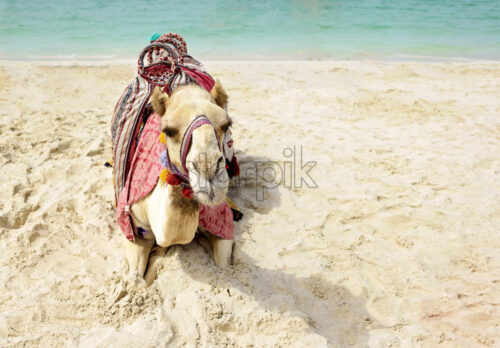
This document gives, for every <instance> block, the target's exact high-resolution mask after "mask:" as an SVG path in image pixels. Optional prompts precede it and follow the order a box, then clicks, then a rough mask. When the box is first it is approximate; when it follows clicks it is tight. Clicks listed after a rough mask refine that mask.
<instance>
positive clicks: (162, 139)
mask: <svg viewBox="0 0 500 348" xmlns="http://www.w3.org/2000/svg"><path fill="white" fill-rule="evenodd" d="M158 140H159V141H160V143H162V144H166V143H167V138H165V133H163V132H161V134H160V137H159V138H158Z"/></svg>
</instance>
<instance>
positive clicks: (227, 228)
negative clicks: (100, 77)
mask: <svg viewBox="0 0 500 348" xmlns="http://www.w3.org/2000/svg"><path fill="white" fill-rule="evenodd" d="M160 134H161V117H160V116H158V115H157V114H154V113H153V114H151V115H150V116H149V118H148V120H147V122H146V124H145V126H144V128H143V130H142V133H141V137H140V139H139V142H138V144H137V149H136V151H135V155H134V158H133V160H132V163H131V169H130V172H129V175H128V177H127V181H126V182H125V186H124V188H123V190H122V192H121V193H120V196H119V198H118V206H117V209H116V218H117V220H118V225H119V226H120V228H121V229H122V232H123V234H124V235H125V237H127V239H128V240H134V237H135V236H134V230H133V228H132V222H131V217H130V207H131V206H132V204H134V203H135V202H137V201H139V200H141V199H142V198H144V197H145V196H146V195H147V194H148V193H150V192H151V191H152V190H153V189H154V188H155V186H156V184H157V182H158V178H159V176H160V172H161V170H162V169H163V166H162V164H161V162H160V160H159V158H160V155H161V153H162V152H164V151H165V150H166V146H165V144H163V143H161V142H160V141H159V140H158V138H159V137H160ZM199 224H200V225H201V226H203V227H204V228H205V229H207V230H208V231H210V232H211V233H213V234H214V235H216V236H218V237H220V238H224V239H233V230H234V223H233V212H232V210H231V208H230V207H229V206H228V204H227V203H222V204H220V205H217V206H213V207H211V206H204V205H200V214H199ZM145 233H147V231H144V230H143V229H138V234H139V235H141V236H142V235H144V234H145Z"/></svg>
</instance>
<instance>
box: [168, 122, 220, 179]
mask: <svg viewBox="0 0 500 348" xmlns="http://www.w3.org/2000/svg"><path fill="white" fill-rule="evenodd" d="M205 124H209V125H210V126H212V127H213V129H214V134H215V138H216V139H217V145H218V146H219V150H220V149H221V147H220V141H219V137H218V135H217V131H216V130H215V127H214V125H213V124H212V122H210V120H209V119H208V117H207V116H205V115H198V116H196V117H195V119H194V120H193V121H192V122H191V124H190V125H189V126H188V128H187V129H186V131H185V132H184V135H183V136H182V141H181V149H180V158H181V165H182V170H180V169H179V168H177V166H176V165H175V164H173V163H172V161H171V160H170V156H169V154H168V147H167V149H166V151H165V159H166V161H165V162H166V163H165V164H166V167H167V169H168V170H170V172H172V174H174V175H176V176H178V177H179V178H181V179H182V181H183V182H184V183H185V184H189V174H188V169H187V167H186V158H187V155H188V152H189V146H190V145H191V140H192V138H193V132H194V130H195V129H197V128H199V127H201V126H203V125H205Z"/></svg>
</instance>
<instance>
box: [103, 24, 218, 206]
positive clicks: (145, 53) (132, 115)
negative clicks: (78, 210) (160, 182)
mask: <svg viewBox="0 0 500 348" xmlns="http://www.w3.org/2000/svg"><path fill="white" fill-rule="evenodd" d="M192 83H194V84H198V85H200V86H202V87H204V88H205V89H206V90H207V91H211V90H212V88H213V86H214V85H215V81H214V79H213V78H212V77H211V76H210V75H209V74H208V73H207V72H206V70H205V68H204V67H203V65H202V64H201V63H200V62H199V61H197V60H196V59H194V58H193V57H191V56H189V55H188V54H187V48H186V43H185V41H184V39H183V38H182V37H181V36H180V35H178V34H174V33H169V34H164V35H162V36H160V37H159V38H158V39H157V40H155V41H154V42H152V43H151V44H150V45H148V46H146V47H145V48H144V49H143V50H142V52H141V54H140V55H139V59H138V70H137V76H136V77H135V79H134V80H132V82H131V83H130V84H129V85H128V86H127V88H126V89H125V91H124V92H123V94H122V96H121V97H120V99H119V100H118V102H117V103H116V106H115V110H114V116H113V119H112V121H111V139H112V150H113V163H114V165H113V184H114V188H115V202H118V197H119V195H120V192H121V191H122V189H123V187H124V185H125V182H126V179H127V175H128V171H129V169H130V168H129V167H130V163H131V160H132V158H133V157H134V152H135V146H134V144H135V143H136V139H137V137H138V135H139V133H140V130H141V129H142V126H144V124H145V122H146V120H147V117H148V116H149V111H150V110H148V108H147V106H148V103H149V98H150V97H151V94H152V92H153V89H154V87H156V86H159V87H160V88H162V89H163V91H165V92H166V93H168V94H171V93H172V92H173V91H174V90H175V88H177V87H178V86H182V85H187V84H192Z"/></svg>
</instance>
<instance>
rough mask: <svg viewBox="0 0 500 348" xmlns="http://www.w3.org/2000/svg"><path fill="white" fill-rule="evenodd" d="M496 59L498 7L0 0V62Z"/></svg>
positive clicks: (443, 1)
mask: <svg viewBox="0 0 500 348" xmlns="http://www.w3.org/2000/svg"><path fill="white" fill-rule="evenodd" d="M170 31H173V32H178V33H180V34H181V35H183V36H184V38H185V39H186V41H187V44H188V50H189V53H190V54H192V55H193V56H195V57H198V58H201V59H209V58H216V59H274V58H285V59H364V58H367V59H396V60H399V59H403V60H405V59H407V60H414V59H417V60H418V59H431V60H433V59H437V60H440V59H462V58H465V59H494V60H498V59H500V0H477V1H465V0H419V1H417V0H407V1H404V0H392V1H384V0H342V1H338V0H331V1H326V0H324V1H323V0H302V1H299V0H288V1H287V0H239V1H237V0H235V1H222V0H205V1H189V0H186V1H169V0H164V1H148V2H145V1H131V0H120V1H118V0H80V1H75V0H64V1H63V0H47V1H35V0H0V59H2V58H3V59H23V60H24V59H27V60H30V59H117V58H118V59H120V58H126V59H128V58H130V59H132V58H135V57H137V55H138V53H139V52H140V50H141V49H142V48H143V47H144V46H145V45H146V44H147V43H148V40H147V39H148V37H149V36H150V35H151V34H152V33H154V32H170Z"/></svg>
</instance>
